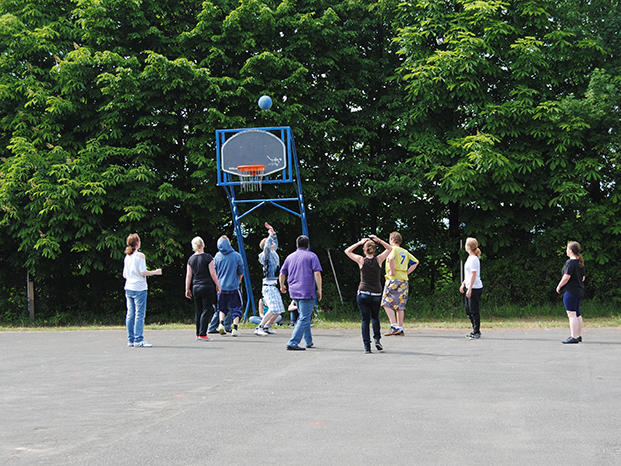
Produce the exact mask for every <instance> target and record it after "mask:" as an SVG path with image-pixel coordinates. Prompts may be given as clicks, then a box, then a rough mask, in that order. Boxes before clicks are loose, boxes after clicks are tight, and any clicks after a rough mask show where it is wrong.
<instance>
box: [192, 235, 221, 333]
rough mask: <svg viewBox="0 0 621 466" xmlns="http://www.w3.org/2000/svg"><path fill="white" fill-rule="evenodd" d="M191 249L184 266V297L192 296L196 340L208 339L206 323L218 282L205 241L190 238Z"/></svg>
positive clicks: (218, 286)
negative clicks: (192, 252)
mask: <svg viewBox="0 0 621 466" xmlns="http://www.w3.org/2000/svg"><path fill="white" fill-rule="evenodd" d="M192 250H193V251H194V254H192V256H190V258H189V259H188V264H187V267H186V274H185V297H186V298H188V299H192V298H194V319H195V321H196V340H197V341H209V337H208V336H207V325H208V324H209V320H210V319H211V315H212V313H213V309H214V306H215V304H216V301H217V295H218V294H219V293H220V282H219V281H218V276H217V275H216V267H215V265H214V261H213V257H211V254H208V253H206V252H205V242H204V241H203V239H202V238H201V237H200V236H197V237H195V238H194V239H192Z"/></svg>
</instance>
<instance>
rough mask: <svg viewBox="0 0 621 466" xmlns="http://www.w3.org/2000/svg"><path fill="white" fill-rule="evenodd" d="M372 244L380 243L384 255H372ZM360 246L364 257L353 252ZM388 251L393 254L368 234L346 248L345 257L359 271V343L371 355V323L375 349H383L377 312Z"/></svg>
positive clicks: (382, 242) (357, 298) (373, 250)
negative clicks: (356, 265)
mask: <svg viewBox="0 0 621 466" xmlns="http://www.w3.org/2000/svg"><path fill="white" fill-rule="evenodd" d="M375 243H380V244H381V245H382V246H383V247H384V252H382V253H381V254H380V255H379V256H376V255H375V251H376V246H375ZM360 246H362V250H363V252H364V256H360V255H358V254H355V253H354V251H355V250H356V249H357V248H358V247H360ZM390 251H392V246H391V245H390V244H388V243H386V242H385V241H382V240H381V239H379V238H378V237H377V236H375V235H370V236H369V238H362V239H361V240H360V241H358V242H357V243H356V244H352V245H351V246H349V247H348V248H347V249H345V254H346V255H347V257H349V258H350V259H351V260H353V261H354V262H355V263H357V264H358V267H359V268H360V284H359V285H358V294H357V296H356V303H357V304H358V309H359V310H360V316H361V318H362V323H361V325H362V343H363V345H364V352H365V353H367V354H370V353H372V351H371V336H370V330H369V324H370V323H372V325H373V340H374V341H375V348H376V349H377V350H378V351H382V350H383V349H384V348H383V347H382V344H381V343H380V339H381V328H380V321H379V311H380V307H381V306H380V305H381V302H382V282H381V279H382V264H383V263H384V260H386V257H388V254H390Z"/></svg>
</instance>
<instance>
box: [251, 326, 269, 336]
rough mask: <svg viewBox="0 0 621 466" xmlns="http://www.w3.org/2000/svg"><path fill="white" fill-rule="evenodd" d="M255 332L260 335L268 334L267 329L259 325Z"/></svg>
mask: <svg viewBox="0 0 621 466" xmlns="http://www.w3.org/2000/svg"><path fill="white" fill-rule="evenodd" d="M254 334H255V335H259V336H260V337H264V336H266V335H267V332H266V331H265V329H262V328H261V327H257V328H255V329H254Z"/></svg>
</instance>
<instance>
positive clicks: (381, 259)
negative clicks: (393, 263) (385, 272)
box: [369, 235, 392, 266]
mask: <svg viewBox="0 0 621 466" xmlns="http://www.w3.org/2000/svg"><path fill="white" fill-rule="evenodd" d="M369 238H371V239H372V240H373V241H375V242H376V243H379V244H381V245H382V246H383V247H384V252H382V253H381V254H379V255H378V256H377V263H378V264H379V265H380V266H381V265H382V264H383V263H384V261H385V260H386V258H387V257H388V254H390V251H392V246H391V245H390V244H388V243H387V242H386V241H384V240H382V239H380V238H379V237H377V236H375V235H370V236H369Z"/></svg>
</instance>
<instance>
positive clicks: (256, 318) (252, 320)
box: [248, 314, 282, 325]
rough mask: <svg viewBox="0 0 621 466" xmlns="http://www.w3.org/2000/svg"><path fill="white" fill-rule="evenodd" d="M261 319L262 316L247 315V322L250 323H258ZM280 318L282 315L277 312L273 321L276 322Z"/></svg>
mask: <svg viewBox="0 0 621 466" xmlns="http://www.w3.org/2000/svg"><path fill="white" fill-rule="evenodd" d="M262 320H263V317H260V316H250V317H248V322H250V323H251V324H252V325H259V324H260V323H261V321H262ZM281 320H282V315H280V314H279V315H278V317H276V320H275V321H274V323H275V324H277V323H278V322H280V321H281Z"/></svg>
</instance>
